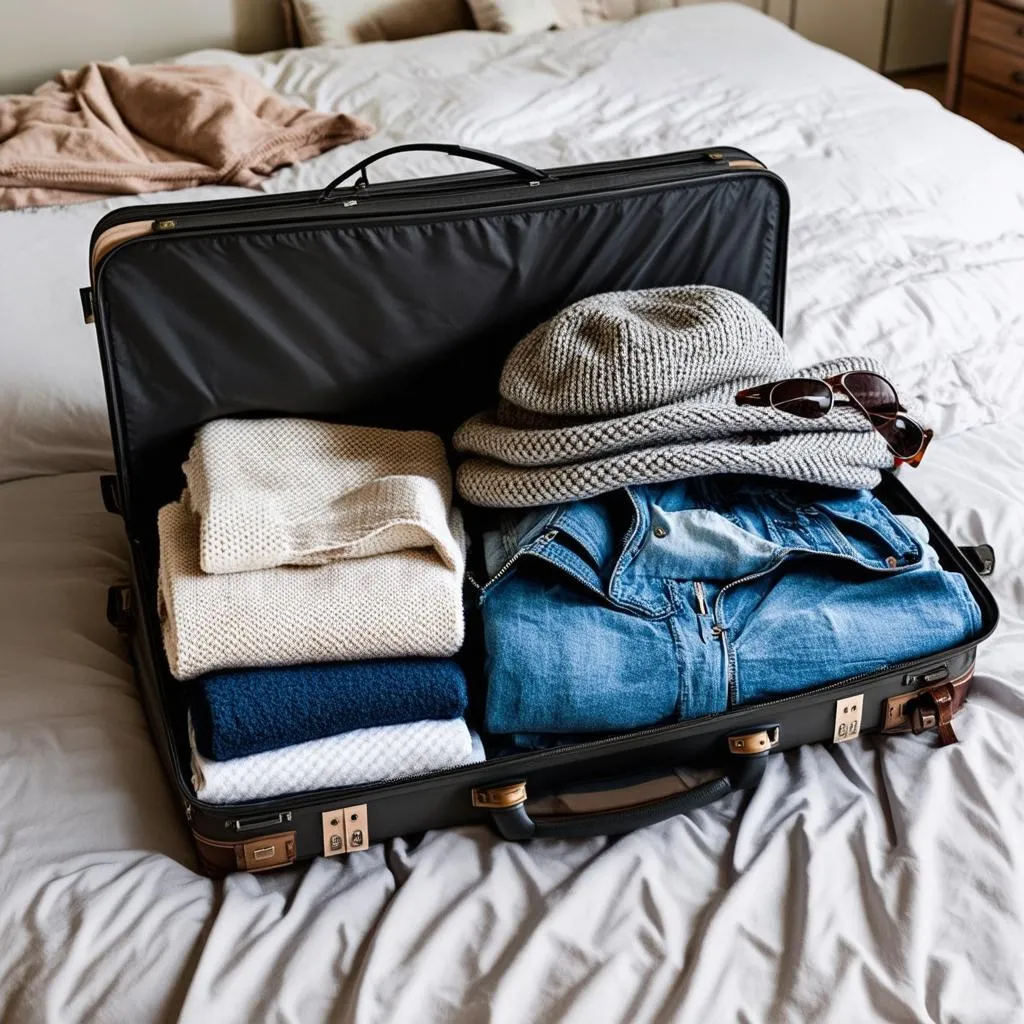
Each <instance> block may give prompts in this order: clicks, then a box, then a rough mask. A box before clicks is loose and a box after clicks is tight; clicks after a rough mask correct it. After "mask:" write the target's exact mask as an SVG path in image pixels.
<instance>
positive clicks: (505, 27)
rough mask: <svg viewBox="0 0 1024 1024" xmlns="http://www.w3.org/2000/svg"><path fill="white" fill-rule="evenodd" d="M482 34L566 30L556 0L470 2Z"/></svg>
mask: <svg viewBox="0 0 1024 1024" xmlns="http://www.w3.org/2000/svg"><path fill="white" fill-rule="evenodd" d="M469 7H470V10H471V11H472V12H473V20H474V21H475V22H476V27H477V28H478V29H480V30H481V31H483V32H544V31H546V30H547V29H551V28H566V27H568V26H567V25H566V24H565V22H564V21H563V19H562V14H561V12H560V11H559V9H558V8H557V7H556V6H555V0H469Z"/></svg>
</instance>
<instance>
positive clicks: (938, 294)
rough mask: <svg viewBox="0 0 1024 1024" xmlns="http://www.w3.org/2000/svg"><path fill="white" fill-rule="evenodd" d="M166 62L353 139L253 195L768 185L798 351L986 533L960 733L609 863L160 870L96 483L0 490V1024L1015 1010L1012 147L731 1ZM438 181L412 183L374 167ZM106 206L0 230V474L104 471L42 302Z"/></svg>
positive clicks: (117, 560)
mask: <svg viewBox="0 0 1024 1024" xmlns="http://www.w3.org/2000/svg"><path fill="white" fill-rule="evenodd" d="M189 59H194V60H202V61H207V62H212V61H218V60H224V61H230V62H232V63H235V64H238V65H240V66H242V67H244V68H247V69H249V70H251V71H254V72H255V73H257V74H259V75H260V76H261V77H263V79H264V80H265V81H268V82H270V83H271V84H274V85H276V86H277V87H278V88H280V89H281V90H282V91H284V92H285V93H287V94H289V95H292V96H296V97H299V98H304V99H307V100H308V101H311V102H314V103H315V104H316V105H317V106H319V107H321V108H323V109H328V108H339V109H348V110H353V111H355V112H356V113H359V114H361V115H363V116H367V117H369V118H370V119H371V120H373V121H375V122H376V123H377V124H379V125H380V126H381V128H382V131H381V133H380V135H379V136H378V137H377V138H376V139H375V140H373V141H372V142H370V143H362V144H359V145H358V146H352V147H348V148H346V149H343V150H339V151H337V152H335V153H332V154H328V155H326V156H324V157H321V158H319V159H318V160H316V161H311V162H310V163H308V164H305V165H302V166H300V167H297V168H294V169H290V170H287V171H284V172H282V173H281V174H279V175H277V176H276V177H275V178H274V179H272V180H271V182H270V183H268V186H267V187H268V189H271V190H285V189H292V188H308V187H313V186H315V185H317V184H320V183H322V182H324V181H326V180H327V179H329V178H330V177H331V176H332V175H334V174H335V173H337V172H338V171H339V170H341V169H343V168H344V167H345V166H347V165H348V163H349V162H351V161H354V160H356V159H357V158H359V157H360V156H363V155H365V154H366V153H368V152H370V151H371V149H373V148H382V147H383V146H386V145H390V144H393V143H397V142H404V141H414V140H423V139H434V140H436V139H455V140H457V141H460V142H463V143H466V144H470V145H476V146H480V147H483V148H492V149H496V150H502V151H505V152H509V153H511V154H512V155H515V156H518V157H520V158H522V159H526V160H532V161H534V162H536V163H539V164H554V163H559V162H561V163H565V162H570V161H577V160H588V159H603V158H611V157H619V156H623V155H640V154H643V153H652V152H659V151H666V150H671V149H679V148H686V147H690V146H700V145H704V144H707V143H715V142H718V143H725V142H731V143H734V144H738V145H741V146H745V147H747V148H749V149H751V150H752V151H753V152H754V153H756V154H757V155H759V156H761V157H762V158H764V159H765V160H766V161H767V162H768V163H769V164H770V165H771V166H773V167H774V168H776V169H777V170H778V171H779V172H780V173H781V174H782V175H783V177H784V178H785V180H786V182H787V184H788V185H789V187H790V190H791V194H792V198H793V232H792V238H791V260H790V283H789V295H788V299H789V313H788V317H787V323H788V340H789V342H790V344H791V346H792V347H793V349H794V352H795V354H796V357H797V359H798V361H799V362H802V363H803V362H811V361H813V360H816V359H821V358H825V357H827V356H831V355H834V354H838V353H841V352H844V351H866V352H870V353H871V354H873V355H876V356H878V357H880V358H882V359H883V360H884V361H886V362H888V363H889V364H890V365H892V366H894V368H895V370H896V371H897V372H898V373H899V374H900V375H901V377H902V379H903V381H905V382H906V384H907V388H908V390H909V392H910V393H911V394H916V395H917V396H918V397H919V398H920V399H921V400H922V401H923V403H924V404H925V406H926V411H927V414H928V415H929V416H930V417H931V418H932V419H933V421H934V422H935V423H936V425H937V426H938V427H939V428H940V430H941V431H942V433H943V434H944V435H945V436H944V437H943V439H942V440H941V441H939V442H937V443H936V444H935V446H934V449H933V451H932V452H931V453H930V454H929V456H928V459H927V460H926V462H925V464H924V465H923V466H922V467H921V469H920V470H919V471H917V472H916V474H909V473H908V474H907V480H908V482H909V483H911V484H912V486H913V488H914V490H915V491H916V492H917V493H918V494H919V495H920V496H921V497H922V498H923V499H924V501H925V502H926V504H927V505H928V507H929V508H930V509H931V510H932V511H933V512H934V513H935V514H936V516H937V518H938V519H939V520H940V522H941V523H942V524H943V525H945V526H946V527H947V528H948V529H949V530H950V531H951V532H952V533H953V535H954V536H955V537H956V538H957V539H958V540H960V541H961V542H968V541H980V540H982V539H986V540H988V541H990V542H991V543H993V544H994V545H996V547H997V549H998V554H999V560H1000V564H999V569H998V573H997V575H996V576H995V577H994V578H993V583H992V585H993V587H994V589H995V591H996V593H997V596H998V598H999V600H1000V603H1001V606H1002V610H1003V620H1002V623H1001V626H1000V628H999V631H998V633H997V635H996V636H995V637H994V638H993V639H992V640H991V641H990V642H989V643H987V644H986V645H985V647H984V649H983V651H982V655H981V658H980V661H979V676H978V679H977V681H976V684H975V689H974V695H973V697H972V700H971V703H970V706H969V707H968V709H967V710H966V711H965V712H964V714H963V716H962V717H961V718H960V719H959V720H958V723H957V729H958V732H959V733H960V734H961V737H962V742H961V743H960V744H959V745H957V746H955V747H951V748H947V749H944V750H935V749H933V748H932V742H931V741H930V739H929V738H928V737H918V738H914V737H905V738H899V739H890V740H885V741H881V740H876V739H867V740H863V741H860V742H857V743H853V744H847V745H844V746H842V747H840V748H835V749H833V748H826V747H812V748H806V749H803V750H800V751H798V752H794V753H791V754H788V755H786V756H785V757H778V758H774V759H773V760H772V764H771V766H770V768H769V771H768V775H767V777H766V779H765V781H764V784H763V785H762V787H761V788H760V789H759V790H758V792H757V793H756V794H755V795H754V797H753V798H752V800H751V801H750V803H749V805H748V806H744V805H743V802H742V800H741V798H739V797H734V798H731V799H730V800H729V801H727V802H725V803H724V804H722V805H721V806H717V807H714V808H711V809H708V810H705V811H701V812H699V813H697V814H694V815H693V816H691V817H689V818H679V819H676V820H673V821H670V822H666V823H664V824H662V825H660V826H657V827H653V828H650V829H647V830H644V831H643V832H640V833H636V834H634V835H631V836H627V837H624V838H622V839H620V840H618V841H615V842H609V841H606V840H593V841H585V842H574V843H570V842H535V843H532V844H529V845H528V846H522V847H520V846H514V845H511V844H504V843H501V842H498V841H496V840H495V839H494V838H493V837H492V836H491V835H490V834H488V833H487V832H485V831H484V830H480V829H470V830H460V831H454V832H448V833H443V834H441V833H437V834H430V835H428V836H427V837H426V838H425V839H424V840H423V841H422V842H421V843H420V844H419V845H418V846H415V847H412V846H410V845H409V844H408V843H406V842H404V841H395V842H393V843H389V844H386V845H385V846H380V847H375V848H374V849H372V850H371V851H369V852H367V853H365V854H361V855H358V856H353V857H350V858H343V859H335V860H332V861H323V860H317V861H314V862H313V863H312V864H311V865H309V866H308V867H304V868H301V869H295V870H289V871H285V872H282V873H280V874H271V875H263V876H245V875H238V876H233V877H231V878H229V879H227V880H226V881H225V882H223V883H213V882H210V881H208V880H206V879H204V878H202V877H200V876H199V875H197V874H196V873H195V872H194V870H193V866H194V860H193V854H192V852H191V849H190V846H189V842H188V838H187V833H186V830H185V827H184V823H183V819H182V816H181V814H180V810H179V808H177V807H176V806H175V803H174V800H173V799H172V797H171V795H170V793H169V791H168V789H167V787H166V785H165V783H164V781H163V778H162V776H161V772H160V767H159V764H158V762H157V758H156V754H155V752H154V750H153V748H152V745H151V743H150V741H149V738H148V734H147V732H146V728H145V724H144V721H143V717H142V713H141V709H140V706H139V704H138V700H137V698H136V697H135V694H134V691H133V689H132V685H131V682H130V675H129V668H128V665H127V663H126V661H125V658H124V652H123V649H122V646H121V642H120V640H119V639H118V638H117V636H116V635H115V634H114V633H113V631H112V630H110V628H109V627H108V626H107V624H106V622H105V620H104V616H103V610H104V604H105V588H106V586H107V585H108V584H109V583H110V582H111V581H113V580H115V579H117V578H119V577H121V576H123V574H124V572H125V566H124V560H123V545H122V541H121V537H120V531H119V523H118V521H117V520H116V519H115V518H114V517H111V516H108V515H107V514H106V513H104V512H103V511H102V509H101V507H100V503H99V498H98V490H97V484H96V478H95V476H94V475H91V474H69V475H64V476H57V477H52V478H48V479H31V480H23V481H18V482H14V483H9V484H6V485H4V486H3V487H0V1019H2V1020H3V1021H4V1022H5V1024H6V1022H7V1021H12V1022H22V1021H33V1022H34V1021H39V1020H47V1021H55V1022H61V1024H63V1022H70V1021H79V1020H82V1021H86V1020H87V1021H118V1022H120V1021H125V1020H131V1021H147V1020H153V1019H175V1018H177V1019H181V1020H184V1021H197V1022H198V1021H203V1022H205V1021H211V1020H216V1021H235V1020H238V1021H253V1020H279V1021H296V1022H298V1021H302V1022H303V1024H305V1022H308V1021H327V1020H331V1021H350V1020H352V1021H408V1020H437V1019H444V1020H453V1021H460V1022H461V1021H472V1022H476V1021H498V1022H503V1021H510V1022H511V1021H521V1020H552V1021H556V1020H557V1021H561V1020H566V1021H581V1022H582V1021H594V1020H600V1021H638V1020H685V1021H689V1020H694V1021H704V1020H743V1021H766V1020H821V1021H837V1022H845V1021H852V1020H869V1019H870V1020H888V1021H919V1020H942V1021H970V1022H974V1021H999V1022H1003V1021H1008V1020H1014V1019H1024V1009H1022V1006H1024V954H1022V952H1021V950H1024V922H1022V914H1024V866H1022V856H1021V854H1020V851H1021V850H1022V849H1024V782H1022V775H1021V772H1020V768H1019V763H1020V760H1021V757H1022V756H1024V726H1022V714H1024V657H1022V655H1024V614H1022V609H1024V529H1022V527H1024V522H1022V520H1024V415H1021V414H1016V413H1015V412H1014V409H1015V407H1016V406H1018V405H1019V404H1020V403H1019V399H1018V398H1017V397H1016V396H1017V395H1019V394H1020V393H1021V386H1022V385H1024V379H1022V378H1024V358H1022V349H1024V157H1022V156H1021V154H1020V153H1019V152H1016V151H1013V150H1011V149H1010V147H1008V146H1005V145H1003V144H1001V143H998V142H997V141H996V140H994V139H992V138H991V137H989V136H987V135H986V134H985V133H983V132H982V131H981V130H980V129H977V128H976V127H974V126H973V125H970V124H968V123H967V122H964V121H961V120H959V119H956V118H954V117H952V116H951V115H949V114H947V113H945V112H944V111H942V110H941V108H939V106H938V105H937V104H935V103H934V102H933V101H931V100H929V99H928V98H927V97H925V96H923V95H922V94H915V93H907V92H904V91H902V90H900V89H898V88H897V87H895V86H893V85H891V84H890V83H887V82H885V81H884V80H882V79H880V78H878V77H877V76H874V75H872V74H871V73H870V72H867V71H865V70H864V69H862V68H860V67H858V66H856V65H854V64H852V63H851V62H849V61H846V60H844V59H843V58H840V57H837V56H835V55H834V54H830V53H828V52H826V51H823V50H820V49H818V48H816V47H813V46H811V45H810V44H807V43H805V42H804V41H802V40H800V39H798V38H797V37H795V36H793V35H792V34H790V33H788V32H787V31H786V30H785V29H783V28H781V27H780V26H778V25H777V24H776V23H774V22H771V21H769V20H768V19H766V18H762V17H759V16H757V15H755V14H753V13H751V12H750V11H749V10H747V9H746V8H741V7H734V6H731V5H723V6H719V5H714V6H710V5H709V6H707V7H691V8H685V9H682V10H678V11H670V12H665V13H660V14H657V15H651V16H648V17H645V18H641V19H637V20H636V21H634V22H631V23H628V24H626V25H623V26H613V27H609V28H598V29H588V30H582V31H579V32H576V33H564V34H558V33H553V34H547V35H543V36H531V37H525V38H512V37H494V36H487V35H484V34H472V33H468V34H459V35H457V36H451V37H439V38H432V39H424V40H417V41H413V42H407V43H400V44H374V45H369V46H364V47H359V48H356V49H353V50H342V51H328V50H319V51H305V52H300V53H295V54H289V55H287V56H283V57H280V58H265V59H261V58H242V57H238V56H233V55H227V54H222V53H204V54H200V55H194V56H193V57H191V58H189ZM446 166H447V165H446V164H445V163H444V162H443V161H442V160H441V159H440V158H437V157H414V158H408V159H405V160H396V161H394V162H392V163H388V164H386V165H384V166H383V167H382V170H381V174H382V175H386V176H390V177H395V176H398V175H403V174H408V173H434V172H438V171H441V170H443V169H444V168H445V167H446ZM220 192H221V194H223V190H220ZM199 194H200V193H197V192H193V193H191V194H190V195H192V196H194V197H195V196H198V195H199ZM201 194H202V195H204V196H205V195H213V194H217V192H216V190H212V191H204V192H203V193H201ZM160 198H163V197H149V201H158V200H159V199H160ZM109 205H111V204H110V203H109V202H104V203H94V204H89V205H88V206H87V207H79V208H72V209H67V210H43V211H39V212H37V213H32V214H15V215H0V309H3V311H4V312H3V320H2V321H0V459H3V460H4V461H3V467H7V468H8V469H9V468H10V467H13V472H8V473H7V475H18V474H23V473H29V472H36V471H39V470H40V469H51V470H52V469H74V468H81V467H83V466H90V467H91V466H93V465H97V464H102V463H103V462H104V461H105V458H106V456H105V454H104V453H105V450H106V445H107V443H108V442H107V440H106V438H105V434H104V429H103V423H104V413H103V400H102V392H101V390H100V386H99V372H98V369H97V367H96V362H95V356H94V354H93V352H94V341H93V338H92V337H91V335H90V333H89V331H88V330H87V329H85V328H84V327H82V326H81V324H80V314H79V311H78V308H77V296H76V295H75V291H74V289H75V288H76V287H77V286H78V285H80V284H81V283H84V278H85V251H86V245H87V236H88V231H89V229H90V228H91V225H92V223H93V222H94V221H95V219H96V218H97V217H98V216H99V213H100V212H101V211H102V209H104V208H106V207H108V206H109ZM26 254H27V255H28V257H30V258H26ZM18 403H20V404H18ZM15 406H16V408H15ZM12 409H15V412H14V413H11V410H12ZM4 417H6V418H4ZM48 432H49V433H48ZM65 435H66V436H65ZM3 475H4V474H3V473H2V472H0V477H2V476H3Z"/></svg>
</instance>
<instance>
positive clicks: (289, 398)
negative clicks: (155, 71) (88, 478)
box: [92, 147, 789, 547]
mask: <svg viewBox="0 0 1024 1024" xmlns="http://www.w3.org/2000/svg"><path fill="white" fill-rule="evenodd" d="M403 148H416V147H403ZM436 148H440V149H442V150H445V151H455V152H460V151H459V149H458V147H436ZM465 152H468V151H461V152H460V155H461V153H465ZM380 155H382V154H377V156H378V157H379V156H380ZM480 156H482V157H484V156H486V155H484V154H480ZM373 159H376V157H373V158H371V159H370V161H364V163H369V162H371V161H372V160H373ZM494 159H500V158H494ZM502 166H503V167H507V168H510V169H509V170H502V171H497V172H496V171H485V172H480V173H474V174H460V175H452V176H446V177H438V178H427V179H420V180H414V181H402V182H388V183H381V184H379V185H368V184H364V181H365V178H366V172H365V169H363V168H362V166H361V165H357V167H356V168H353V172H354V171H359V170H361V173H362V175H363V180H361V181H360V182H358V183H357V184H356V185H354V186H350V187H345V188H335V187H334V183H332V185H331V186H329V187H328V188H327V189H325V190H324V192H322V193H312V192H304V193H297V194H293V195H284V196H274V197H265V196H264V197H255V198H252V199H243V200H227V201H214V202H205V203H190V204H177V205H173V204H172V205H144V206H142V205H140V206H133V207H126V208H121V209H119V210H115V211H113V212H112V213H110V214H108V215H107V216H105V217H104V218H103V219H102V220H101V221H100V222H99V224H98V225H97V227H96V229H95V231H94V233H93V240H92V280H93V293H92V309H93V313H94V315H95V320H96V325H97V331H98V335H99V341H100V350H101V356H102V362H103V371H104V379H105V382H106V388H107V397H108V404H109V410H110V419H111V431H112V435H113V439H114V448H115V455H116V460H117V469H118V489H119V492H120V493H119V495H118V498H119V505H120V509H121V511H122V513H123V514H124V516H125V519H126V524H127V528H128V533H129V536H130V537H131V538H133V539H134V540H141V541H146V540H149V539H151V537H152V531H153V528H154V521H155V516H156V511H157V509H158V507H159V506H160V505H162V504H163V503H165V502H166V501H169V500H172V499H173V498H176V497H177V496H178V494H179V493H180V490H181V487H182V485H183V477H182V474H181V472H180V466H181V463H182V462H183V461H184V459H185V457H186V455H187V452H188V447H189V444H190V443H191V440H192V436H193V434H194V433H195V431H196V429H197V428H198V427H199V426H201V425H202V424H203V423H205V422H207V421H208V420H212V419H216V418H219V417H223V416H238V415H274V414H277V415H287V416H304V417H311V418H316V419H329V420H337V421H343V422H355V423H367V424H378V425H384V426H390V427H408V428H411V427H416V428H421V429H429V430H435V431H437V432H438V433H440V434H441V435H442V436H443V437H445V439H446V440H447V439H448V438H449V437H450V434H451V431H452V430H453V428H454V427H455V426H457V425H458V423H459V422H461V421H462V420H463V419H464V418H466V417H467V416H469V415H471V414H473V413H475V412H478V411H480V410H481V409H483V408H485V407H487V406H489V405H493V404H494V402H495V400H496V386H497V380H498V375H499V373H500V369H501V365H502V362H503V361H504V358H505V356H506V355H507V354H508V352H509V350H510V349H511V348H512V346H513V345H514V344H515V343H516V342H517V341H518V340H519V339H520V338H521V337H523V336H524V335H525V334H526V333H527V332H528V331H529V330H531V329H532V328H533V327H535V326H536V325H537V324H538V323H540V322H541V321H543V320H544V319H546V318H547V317H549V316H550V315H552V314H553V313H554V312H556V311H557V310H558V309H560V308H562V307H563V306H565V305H567V304H569V303H570V302H573V301H575V300H577V299H580V298H583V297H585V296H588V295H592V294H596V293H598V292H604V291H615V290H622V289H633V288H651V287H658V286H665V285H680V284H694V283H707V284H715V285H719V286H721V287H725V288H730V289H732V290H734V291H736V292H739V293H740V294H742V295H745V296H746V297H747V298H749V299H750V300H751V301H752V302H754V304H755V305H757V306H758V307H759V308H760V309H761V310H763V311H764V312H765V313H766V314H767V315H768V316H769V317H770V318H771V319H772V321H773V322H774V323H775V325H776V326H777V327H778V328H779V329H780V330H781V327H782V319H783V293H784V282H785V265H786V240H787V231H788V216H789V204H788V197H787V193H786V188H785V185H784V184H783V182H782V181H781V179H779V178H778V177H777V176H775V175H774V174H772V173H771V172H769V171H767V170H766V169H764V168H763V166H762V165H761V164H760V163H758V162H757V161H756V160H754V158H752V157H751V156H750V155H749V154H747V153H744V152H742V151H741V150H736V149H728V148H718V149H715V150H712V151H703V150H702V151H697V152H690V153H677V154H670V155H666V156H659V157H651V158H645V159H639V160H629V161H620V162H615V163H604V164H590V165H585V166H582V167H566V168H554V169H552V170H550V171H537V170H534V169H532V168H526V167H523V166H522V165H518V164H515V162H513V161H507V160H506V161H502ZM343 177H345V176H343ZM339 180H340V179H339ZM144 546H146V547H148V544H146V543H144Z"/></svg>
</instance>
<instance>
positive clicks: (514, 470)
mask: <svg viewBox="0 0 1024 1024" xmlns="http://www.w3.org/2000/svg"><path fill="white" fill-rule="evenodd" d="M891 465H892V455H891V454H890V452H889V450H888V448H886V445H885V441H884V440H883V439H882V437H881V435H879V434H876V433H850V432H845V431H843V432H841V431H831V432H829V433H827V434H782V435H775V436H773V435H771V434H764V435H751V436H749V437H735V438H722V439H717V440H711V441H692V442H683V443H681V444H668V445H661V446H659V447H656V448H641V449H637V450H636V451H632V452H623V453H621V454H619V455H610V456H607V457H605V458H603V459H594V460H592V461H590V462H579V463H572V464H570V465H565V466H538V467H534V468H524V467H521V466H507V465H504V464H503V463H500V462H493V461H491V460H489V459H469V460H467V461H466V462H464V463H463V464H462V465H461V466H460V467H459V471H458V486H459V493H460V494H461V495H462V496H463V497H464V498H465V499H466V501H469V502H472V503H473V504H474V505H484V506H488V507H491V508H527V507H531V506H536V505H552V504H557V503H559V502H563V501H575V500H577V499H582V498H592V497H594V495H597V494H604V493H605V492H607V491H614V490H617V489H618V488H619V487H628V486H632V485H636V484H656V483H664V482H666V481H669V480H683V479H685V478H686V477H691V476H708V475H710V474H713V473H752V474H757V475H761V476H771V477H782V478H785V479H788V480H806V481H809V482H811V483H821V484H829V485H831V486H833V487H852V488H865V489H868V490H870V489H871V488H873V487H877V486H878V484H879V483H880V482H881V474H880V473H879V470H880V469H882V468H885V467H886V466H891Z"/></svg>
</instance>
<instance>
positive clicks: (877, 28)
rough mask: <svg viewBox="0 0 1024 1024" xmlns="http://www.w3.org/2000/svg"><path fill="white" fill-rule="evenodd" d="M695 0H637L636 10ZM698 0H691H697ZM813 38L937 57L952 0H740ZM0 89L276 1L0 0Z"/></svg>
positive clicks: (262, 39) (854, 52)
mask: <svg viewBox="0 0 1024 1024" xmlns="http://www.w3.org/2000/svg"><path fill="white" fill-rule="evenodd" d="M692 2H695V0H638V3H637V6H638V8H639V9H640V10H648V9H651V8H656V7H671V6H673V4H679V3H692ZM697 2H699V0H697ZM741 2H743V3H747V4H749V5H750V6H751V7H756V8H759V9H760V10H763V11H764V12H765V13H767V14H770V15H772V16H773V17H775V18H778V19H779V20H781V21H784V22H786V23H787V24H789V25H791V26H792V27H793V28H795V29H796V30H797V31H798V32H801V33H803V34H804V35H806V36H807V37H808V38H809V39H813V40H814V41H815V42H819V43H824V44H825V45H826V46H830V47H832V48H833V49H836V50H839V51H840V52H841V53H846V54H848V55H849V56H851V57H855V58H856V59H857V60H860V61H862V62H863V63H865V64H867V65H868V66H869V67H873V68H876V69H880V70H885V71H897V70H900V69H903V68H913V67H923V66H927V65H931V64H939V63H943V62H944V61H945V57H946V50H947V48H948V45H949V42H948V40H949V32H950V23H951V19H952V12H953V2H954V0H741ZM0 14H2V20H0V25H2V28H0V93H2V92H20V91H25V90H29V89H32V88H34V87H35V86H36V85H38V84H39V83H41V82H43V81H45V80H46V79H47V78H49V77H50V76H51V75H52V74H53V73H54V72H55V71H58V70H60V69H61V68H62V67H78V66H79V65H81V64H84V63H86V62H87V61H90V60H109V59H110V58H112V57H118V56H121V55H123V56H125V57H127V58H128V59H129V60H131V61H139V62H141V61H152V60H159V59H160V58H162V57H170V56H173V55H174V54H177V53H183V52H185V51H187V50H195V49H200V48H203V47H209V46H218V47H226V48H228V49H235V50H241V51H242V52H243V53H258V52H260V51H262V50H272V49H275V48H277V47H280V46H283V45H284V32H283V28H282V21H281V14H280V0H0Z"/></svg>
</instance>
